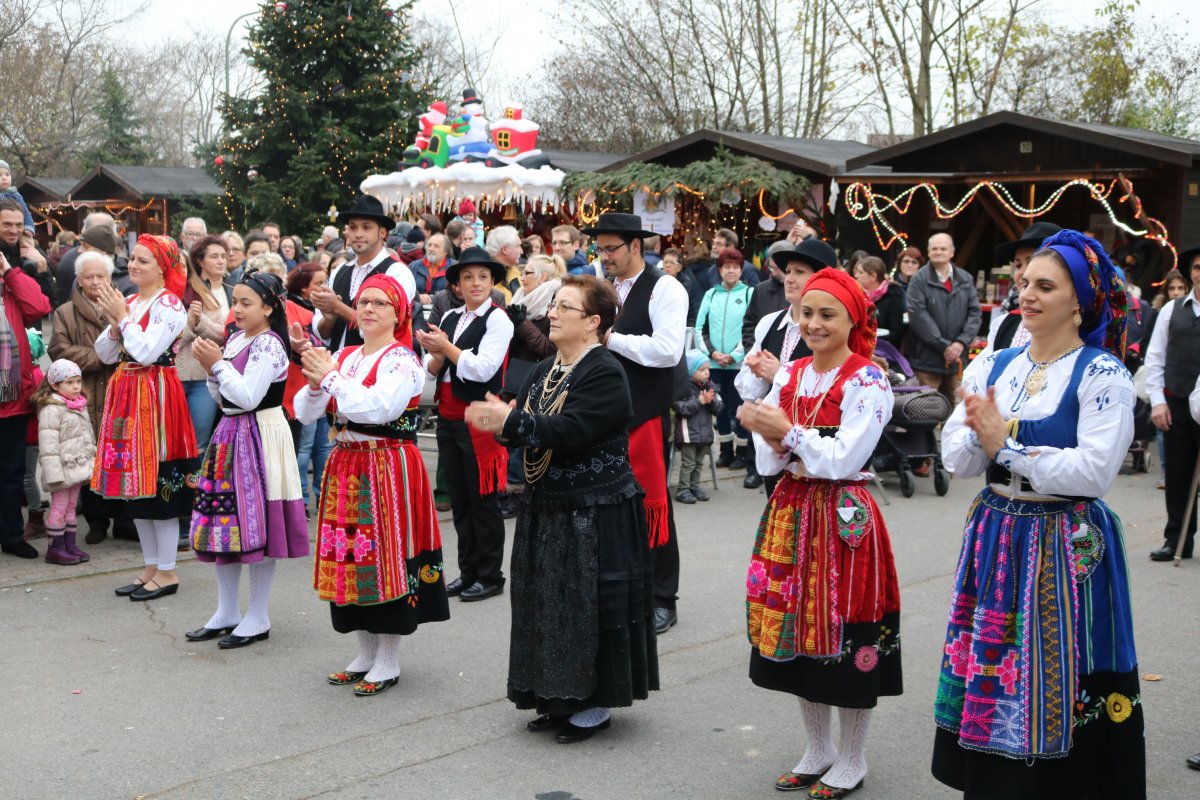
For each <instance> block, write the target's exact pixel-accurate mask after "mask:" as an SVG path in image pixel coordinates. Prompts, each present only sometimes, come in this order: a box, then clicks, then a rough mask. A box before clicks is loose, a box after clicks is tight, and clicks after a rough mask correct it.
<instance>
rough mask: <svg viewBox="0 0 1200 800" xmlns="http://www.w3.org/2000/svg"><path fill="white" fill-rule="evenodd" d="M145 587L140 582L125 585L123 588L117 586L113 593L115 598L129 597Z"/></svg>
mask: <svg viewBox="0 0 1200 800" xmlns="http://www.w3.org/2000/svg"><path fill="white" fill-rule="evenodd" d="M145 585H146V584H144V583H142V582H141V581H134V582H133V583H127V584H125V585H124V586H118V587H117V588H116V589H114V590H113V592H114V593H115V594H116V595H117V597H129V595H131V594H133V593H134V592H136V591H137V590H138V589H140V588H142V587H143V586H145Z"/></svg>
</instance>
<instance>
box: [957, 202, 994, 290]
mask: <svg viewBox="0 0 1200 800" xmlns="http://www.w3.org/2000/svg"><path fill="white" fill-rule="evenodd" d="M987 221H988V218H987V217H986V216H984V215H983V214H976V215H975V224H974V225H972V226H971V232H970V233H969V234H967V240H966V241H965V242H963V243H962V247H955V248H954V261H955V263H956V264H958V265H959V266H962V265H963V264H970V263H971V256H973V255H975V248H976V247H977V246H978V245H979V239H980V237H982V236H983V232H984V231H986V230H987V227H988V226H987ZM967 271H968V272H970V273H971V274H972V275H974V274H975V272H977V270H970V269H968V270H967Z"/></svg>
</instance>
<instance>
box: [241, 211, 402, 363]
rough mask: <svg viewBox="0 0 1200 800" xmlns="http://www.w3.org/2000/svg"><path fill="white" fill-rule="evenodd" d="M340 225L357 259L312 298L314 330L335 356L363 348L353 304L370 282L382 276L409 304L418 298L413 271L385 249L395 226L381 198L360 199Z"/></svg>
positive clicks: (340, 221) (341, 219)
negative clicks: (344, 350) (392, 282)
mask: <svg viewBox="0 0 1200 800" xmlns="http://www.w3.org/2000/svg"><path fill="white" fill-rule="evenodd" d="M337 224H338V225H340V226H341V227H342V229H343V231H344V236H345V239H346V244H347V246H349V248H350V249H351V250H353V251H354V258H353V259H351V260H350V261H348V262H346V263H345V264H343V265H342V266H341V268H340V269H338V271H337V274H336V275H335V276H334V279H333V285H332V286H324V287H321V288H319V289H314V290H313V291H312V294H311V295H310V296H309V300H310V302H311V303H312V304H313V306H315V307H316V309H317V310H316V313H314V314H313V330H314V331H316V332H317V335H318V336H320V337H321V338H322V339H324V340H325V341H327V342H329V349H330V350H331V351H333V352H337V351H338V350H341V349H342V348H343V347H347V346H351V345H359V344H362V336H360V335H359V333H358V322H357V317H356V316H355V313H354V308H353V306H352V305H351V304H352V303H353V301H354V296H355V295H356V294H358V287H360V286H362V283H363V281H365V280H366V279H367V278H369V277H371V276H372V275H379V274H387V275H389V276H390V277H392V278H395V279H396V280H397V281H398V282H399V283H400V286H401V287H402V288H403V289H404V293H405V294H406V295H407V297H408V300H409V302H412V300H413V299H414V298H415V297H416V294H417V283H416V281H415V280H413V275H412V271H411V270H410V269H409V268H408V266H407V265H406V264H404V263H403V262H401V261H397V260H396V259H394V258H392V257H391V255H390V254H389V253H388V251H387V250H385V249H384V246H383V245H384V243H385V242H386V241H387V235H388V232H389V231H390V230H391V229H392V226H393V225H394V224H395V222H393V221H392V218H391V217H389V216H388V215H387V214H385V213H384V209H383V203H381V202H379V199H378V198H375V197H372V196H370V195H363V196H362V197H359V198H358V199H357V200H355V201H354V205H353V206H351V207H350V210H348V211H343V212H342V213H340V214H338V217H337ZM248 246H249V245H247V247H248Z"/></svg>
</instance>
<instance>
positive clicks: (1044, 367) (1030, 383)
mask: <svg viewBox="0 0 1200 800" xmlns="http://www.w3.org/2000/svg"><path fill="white" fill-rule="evenodd" d="M1081 347H1083V342H1080V343H1079V344H1077V345H1075V346H1074V347H1072V348H1071V349H1070V350H1068V351H1067V352H1065V353H1063V354H1062V355H1060V356H1057V357H1055V358H1048V359H1046V360H1045V361H1034V360H1033V356H1032V355H1030V351H1029V350H1026V351H1025V357H1026V358H1028V359H1029V360H1030V361H1031V362H1033V369H1031V370H1029V374H1028V375H1026V376H1025V393H1026V394H1027V395H1029V396H1030V397H1035V396H1037V394H1038V393H1039V392H1041V391H1042V389H1044V388H1046V376H1047V374H1048V370H1049V367H1050V365H1051V364H1054V363H1056V362H1058V361H1062V360H1063V359H1064V358H1066V357H1067V356H1069V355H1071V354H1072V353H1074V352H1075V351H1076V350H1078V349H1079V348H1081Z"/></svg>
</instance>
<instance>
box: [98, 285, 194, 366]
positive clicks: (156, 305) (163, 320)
mask: <svg viewBox="0 0 1200 800" xmlns="http://www.w3.org/2000/svg"><path fill="white" fill-rule="evenodd" d="M186 324H187V310H186V309H184V307H183V303H181V302H180V301H179V298H178V297H176V296H175V295H173V294H171V293H170V292H163V293H162V294H160V295H159V296H158V297H157V298H155V300H154V302H153V304H151V306H150V320H149V322H148V323H147V325H146V330H142V326H141V325H140V324H139V323H138V321H137V320H136V319H134V317H133V315H132V314H128V315H126V316H125V319H123V320H121V323H120V325H119V326H118V330H119V332H120V341H118V340H117V339H114V338H113V337H112V336H111V335H110V331H111V330H112V326H111V325H110V326H109V327H107V328H105V329H104V330H102V331H100V335H99V336H97V337H96V355H98V356H100V360H101V361H103V362H104V363H106V364H115V363H116V362H117V359H118V358H120V355H121V347H120V346H121V344H122V343H123V344H124V345H125V351H126V352H127V353H129V356H130V357H131V358H132V359H133V360H134V361H136V362H138V363H139V364H142V365H145V366H149V365H151V364H153V363H154V362H155V361H157V360H158V359H159V357H160V356H162V354H163V353H165V352H166V351H167V348H169V347H171V345H173V344H174V343H175V340H176V339H178V338H179V334H180V333H182V332H183V328H184V326H185V325H186Z"/></svg>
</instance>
